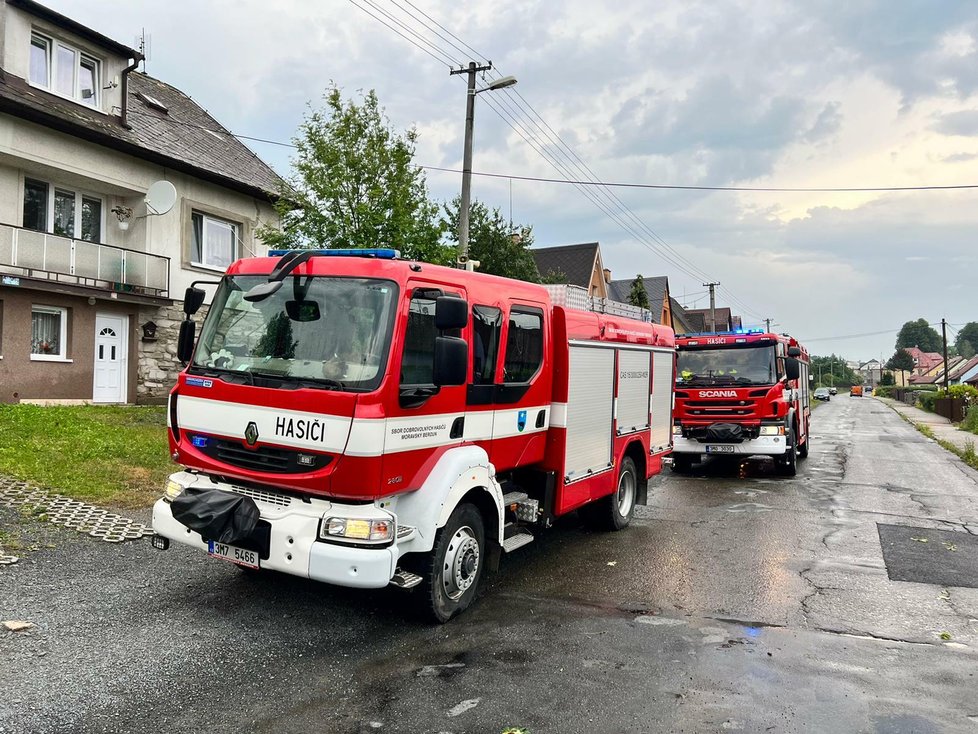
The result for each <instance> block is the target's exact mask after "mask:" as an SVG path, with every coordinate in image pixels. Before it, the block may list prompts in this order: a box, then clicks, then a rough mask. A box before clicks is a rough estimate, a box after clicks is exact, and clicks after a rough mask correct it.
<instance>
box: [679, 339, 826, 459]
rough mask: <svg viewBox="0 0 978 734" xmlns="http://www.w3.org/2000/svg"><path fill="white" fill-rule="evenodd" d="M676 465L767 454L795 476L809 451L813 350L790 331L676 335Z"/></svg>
mask: <svg viewBox="0 0 978 734" xmlns="http://www.w3.org/2000/svg"><path fill="white" fill-rule="evenodd" d="M676 348H677V351H678V363H677V368H676V408H675V416H674V418H675V420H674V424H673V429H672V430H673V454H672V461H673V468H674V469H675V470H677V471H686V470H688V469H689V468H690V467H691V465H692V464H693V463H694V462H696V461H698V460H699V459H700V458H701V457H702V456H703V455H704V454H706V455H720V456H741V457H743V456H750V455H764V456H770V457H772V458H773V459H774V461H775V463H776V465H777V467H778V469H779V471H780V473H782V474H785V475H789V476H794V475H795V473H796V471H797V461H798V458H799V457H800V458H805V457H807V456H808V447H809V444H810V442H811V437H810V435H809V431H808V427H809V421H810V419H811V402H810V396H809V384H808V373H809V358H808V352H807V351H805V349H804V348H803V347H802V346H801V345H800V344H798V341H797V340H796V339H794V338H792V337H790V336H787V335H786V334H771V333H764V332H761V331H757V332H752V331H747V332H741V331H737V332H731V333H704V334H686V335H683V336H681V337H679V338H678V339H677V340H676Z"/></svg>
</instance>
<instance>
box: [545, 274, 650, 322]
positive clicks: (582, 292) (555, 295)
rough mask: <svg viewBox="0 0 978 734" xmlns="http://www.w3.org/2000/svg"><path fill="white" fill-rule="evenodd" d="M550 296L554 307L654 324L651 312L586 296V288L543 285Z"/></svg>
mask: <svg viewBox="0 0 978 734" xmlns="http://www.w3.org/2000/svg"><path fill="white" fill-rule="evenodd" d="M543 287H544V288H546V289H547V292H548V293H549V294H550V300H551V301H553V304H554V305H555V306H563V307H564V308H575V309H577V310H578V311H592V312H594V313H604V314H609V315H612V316H621V317H623V318H626V319H635V320H636V321H644V322H646V323H650V324H651V323H655V322H653V320H652V312H651V311H649V310H648V309H647V308H640V307H638V306H633V305H632V304H630V303H621V302H620V301H612V300H611V299H610V298H601V297H600V296H592V295H589V294H588V291H587V288H582V287H581V286H579V285H566V284H562V283H561V284H557V285H544V286H543Z"/></svg>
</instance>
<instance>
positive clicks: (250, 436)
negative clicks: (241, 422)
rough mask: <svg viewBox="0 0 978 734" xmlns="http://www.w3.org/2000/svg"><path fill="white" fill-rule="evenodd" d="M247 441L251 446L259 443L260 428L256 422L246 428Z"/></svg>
mask: <svg viewBox="0 0 978 734" xmlns="http://www.w3.org/2000/svg"><path fill="white" fill-rule="evenodd" d="M245 441H247V442H248V445H249V446H254V445H255V444H256V443H258V426H257V425H256V424H255V422H254V421H252V422H251V423H249V424H248V427H247V428H245Z"/></svg>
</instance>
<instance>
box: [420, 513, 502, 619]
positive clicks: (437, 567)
mask: <svg viewBox="0 0 978 734" xmlns="http://www.w3.org/2000/svg"><path fill="white" fill-rule="evenodd" d="M485 557H486V535H485V528H484V525H483V522H482V515H481V514H479V510H478V509H476V507H475V506H474V505H470V504H461V505H459V506H458V507H456V508H455V512H453V513H452V515H451V517H449V518H448V522H447V523H445V526H444V527H443V528H442V529H441V530H439V531H438V534H437V535H436V536H435V547H434V548H433V549H432V550H431V552H430V553H426V554H425V555H424V556H422V557H421V558H420V559H419V561H420V562H419V564H418V566H417V568H418V570H417V573H418V574H419V575H420V576H421V578H422V582H421V584H420V585H419V586H418V589H417V594H418V595H419V596H418V601H419V604H420V611H421V612H422V613H423V614H424V616H426V617H428V618H430V619H433V620H434V621H436V622H441V623H444V622H447V621H448V620H450V619H451V618H452V617H454V616H455V615H456V614H458V613H460V612H462V611H464V610H465V609H466V608H468V606H469V605H470V604H471V603H472V601H473V600H474V599H475V595H476V592H477V590H478V588H479V580H480V579H481V578H482V566H483V565H484V563H485Z"/></svg>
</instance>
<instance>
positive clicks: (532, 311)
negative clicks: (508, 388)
mask: <svg viewBox="0 0 978 734" xmlns="http://www.w3.org/2000/svg"><path fill="white" fill-rule="evenodd" d="M542 364H543V311H541V310H540V309H537V308H529V307H526V306H514V307H513V308H512V309H511V311H510V314H509V334H508V335H507V337H506V362H505V364H504V376H503V381H504V382H505V383H507V384H513V383H525V382H529V381H530V380H531V379H532V378H533V376H534V375H535V374H536V373H537V372H538V371H539V369H540V366H541V365H542Z"/></svg>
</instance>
